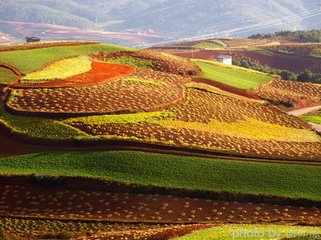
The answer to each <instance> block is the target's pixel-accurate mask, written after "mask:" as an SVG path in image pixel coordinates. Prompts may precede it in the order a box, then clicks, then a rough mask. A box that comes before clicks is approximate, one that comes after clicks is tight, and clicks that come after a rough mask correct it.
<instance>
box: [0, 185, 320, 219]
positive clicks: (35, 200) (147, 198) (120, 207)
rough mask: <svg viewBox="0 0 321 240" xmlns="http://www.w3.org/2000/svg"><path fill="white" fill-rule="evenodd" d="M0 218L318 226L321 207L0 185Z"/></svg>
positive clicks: (37, 186) (41, 186) (38, 186)
mask: <svg viewBox="0 0 321 240" xmlns="http://www.w3.org/2000/svg"><path fill="white" fill-rule="evenodd" d="M0 190H1V193H2V195H1V202H0V215H2V216H7V217H34V218H45V219H60V220H63V219H69V220H71V219H75V220H107V221H111V222H115V221H116V222H123V221H126V222H154V223H177V224H182V223H197V222H207V223H224V222H226V221H227V222H229V221H230V222H236V223H242V222H254V223H256V222H260V221H282V220H283V221H285V220H288V221H289V220H294V221H295V220H296V221H303V222H304V221H305V222H316V221H317V220H318V219H320V216H321V213H320V210H321V209H319V208H315V207H314V208H313V207H295V206H279V205H275V206H274V205H267V204H258V203H252V202H248V203H246V202H237V201H234V202H229V201H217V200H210V199H200V198H189V197H179V196H173V195H159V194H132V193H126V192H123V193H117V192H109V191H108V190H107V191H80V190H77V189H72V188H71V189H64V188H59V187H52V188H48V187H47V186H45V185H37V184H30V183H26V184H22V183H20V182H19V183H18V184H16V183H15V184H10V183H9V184H7V183H5V184H2V185H1V186H0Z"/></svg>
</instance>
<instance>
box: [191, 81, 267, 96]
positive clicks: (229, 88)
mask: <svg viewBox="0 0 321 240" xmlns="http://www.w3.org/2000/svg"><path fill="white" fill-rule="evenodd" d="M193 81H194V82H197V83H204V84H207V85H210V86H213V87H217V88H219V89H221V90H224V91H227V92H230V93H233V94H237V95H240V96H243V97H247V98H251V99H255V100H262V99H261V98H259V97H258V96H256V95H254V94H252V93H250V92H248V91H246V90H243V89H240V88H236V87H233V86H230V85H227V84H224V83H220V82H216V81H213V80H210V79H206V78H193Z"/></svg>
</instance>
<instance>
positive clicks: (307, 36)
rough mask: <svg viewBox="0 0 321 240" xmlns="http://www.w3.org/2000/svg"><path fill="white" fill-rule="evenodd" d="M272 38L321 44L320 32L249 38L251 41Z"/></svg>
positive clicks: (279, 33)
mask: <svg viewBox="0 0 321 240" xmlns="http://www.w3.org/2000/svg"><path fill="white" fill-rule="evenodd" d="M273 37H282V38H286V39H291V40H297V41H301V42H321V30H310V31H294V32H292V31H280V32H275V33H258V34H253V35H251V36H250V37H249V38H251V39H266V38H273Z"/></svg>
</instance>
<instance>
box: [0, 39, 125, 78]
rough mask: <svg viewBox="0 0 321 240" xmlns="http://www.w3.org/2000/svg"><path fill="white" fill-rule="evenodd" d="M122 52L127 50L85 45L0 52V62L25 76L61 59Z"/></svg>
mask: <svg viewBox="0 0 321 240" xmlns="http://www.w3.org/2000/svg"><path fill="white" fill-rule="evenodd" d="M123 50H129V49H128V48H123V47H118V46H113V45H107V44H86V45H76V46H58V47H48V48H39V49H29V50H16V51H5V52H0V62H3V63H6V64H9V65H11V66H13V67H15V68H17V69H18V70H19V71H21V72H22V73H23V74H27V73H30V72H34V71H36V70H38V69H40V68H42V67H43V66H45V65H46V64H48V63H51V62H54V61H56V60H59V59H61V58H67V57H75V56H82V55H88V54H90V53H96V52H99V51H104V52H117V51H123Z"/></svg>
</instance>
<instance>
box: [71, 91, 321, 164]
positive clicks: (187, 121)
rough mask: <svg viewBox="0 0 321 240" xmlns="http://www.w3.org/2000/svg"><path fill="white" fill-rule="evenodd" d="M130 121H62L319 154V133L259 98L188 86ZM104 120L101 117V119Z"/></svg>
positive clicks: (236, 147) (94, 130) (151, 137)
mask: <svg viewBox="0 0 321 240" xmlns="http://www.w3.org/2000/svg"><path fill="white" fill-rule="evenodd" d="M166 112H167V113H168V114H167V115H163V116H160V117H157V116H156V117H154V116H151V117H150V118H146V117H145V118H143V119H141V120H139V119H135V120H133V121H131V122H129V121H124V122H123V123H122V122H121V121H117V122H115V123H113V122H112V121H108V118H109V117H108V116H106V117H104V120H103V121H100V122H99V124H95V122H96V123H97V120H95V121H91V117H89V118H86V119H81V118H78V119H77V118H75V119H70V120H68V121H67V122H66V123H68V124H70V125H71V126H73V127H76V128H78V129H80V130H82V131H84V132H86V133H88V134H90V135H93V136H104V137H105V138H107V139H114V138H116V139H131V140H134V141H140V142H148V143H151V142H152V143H161V144H168V145H174V146H183V147H192V148H202V149H208V150H216V151H223V152H225V151H227V152H230V153H234V154H239V155H246V156H255V157H260V156H265V157H267V158H268V157H270V158H287V159H320V157H321V152H320V147H321V142H320V138H319V137H318V135H317V134H315V133H314V132H313V131H310V130H309V129H310V127H309V126H308V125H307V123H305V122H304V121H302V120H300V119H297V118H295V117H292V116H288V115H287V114H286V113H283V112H281V111H279V110H278V109H276V108H274V107H269V106H266V105H263V104H261V103H255V102H250V101H245V100H241V99H236V98H231V97H227V96H221V95H217V94H213V93H209V92H204V91H199V90H196V89H188V90H187V99H186V101H185V102H184V103H183V104H180V105H177V106H176V107H173V108H171V109H170V110H167V111H166ZM104 121H105V123H104Z"/></svg>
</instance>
